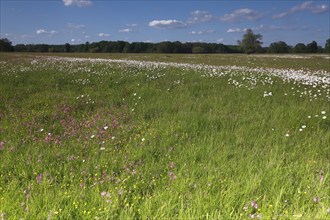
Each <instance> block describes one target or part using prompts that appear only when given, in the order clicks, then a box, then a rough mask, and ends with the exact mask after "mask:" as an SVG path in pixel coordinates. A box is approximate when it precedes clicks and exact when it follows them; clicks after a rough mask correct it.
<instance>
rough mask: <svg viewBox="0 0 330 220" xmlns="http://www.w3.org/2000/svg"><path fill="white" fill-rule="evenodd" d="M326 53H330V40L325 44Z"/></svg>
mask: <svg viewBox="0 0 330 220" xmlns="http://www.w3.org/2000/svg"><path fill="white" fill-rule="evenodd" d="M324 51H325V52H326V53H330V38H329V39H328V40H327V41H326V42H325V47H324Z"/></svg>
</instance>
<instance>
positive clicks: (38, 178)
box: [36, 173, 43, 183]
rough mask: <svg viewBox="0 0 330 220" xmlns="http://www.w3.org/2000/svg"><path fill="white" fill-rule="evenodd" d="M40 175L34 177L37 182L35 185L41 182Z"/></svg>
mask: <svg viewBox="0 0 330 220" xmlns="http://www.w3.org/2000/svg"><path fill="white" fill-rule="evenodd" d="M42 176H43V175H42V173H41V174H39V175H38V176H37V177H36V180H37V183H41V182H42Z"/></svg>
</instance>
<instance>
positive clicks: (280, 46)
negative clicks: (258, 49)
mask: <svg viewBox="0 0 330 220" xmlns="http://www.w3.org/2000/svg"><path fill="white" fill-rule="evenodd" d="M268 52H270V53H288V52H289V46H288V45H287V44H286V43H285V42H284V41H278V42H274V43H272V44H270V46H269V49H268Z"/></svg>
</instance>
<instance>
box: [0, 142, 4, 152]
mask: <svg viewBox="0 0 330 220" xmlns="http://www.w3.org/2000/svg"><path fill="white" fill-rule="evenodd" d="M4 148H5V142H3V141H1V142H0V150H3V149H4Z"/></svg>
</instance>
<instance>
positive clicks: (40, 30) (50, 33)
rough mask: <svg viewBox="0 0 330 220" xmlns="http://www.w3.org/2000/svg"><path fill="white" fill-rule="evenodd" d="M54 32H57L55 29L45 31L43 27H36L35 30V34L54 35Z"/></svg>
mask: <svg viewBox="0 0 330 220" xmlns="http://www.w3.org/2000/svg"><path fill="white" fill-rule="evenodd" d="M56 33H57V31H54V30H52V31H46V30H44V29H38V30H36V34H47V35H49V36H51V35H54V34H56Z"/></svg>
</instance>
